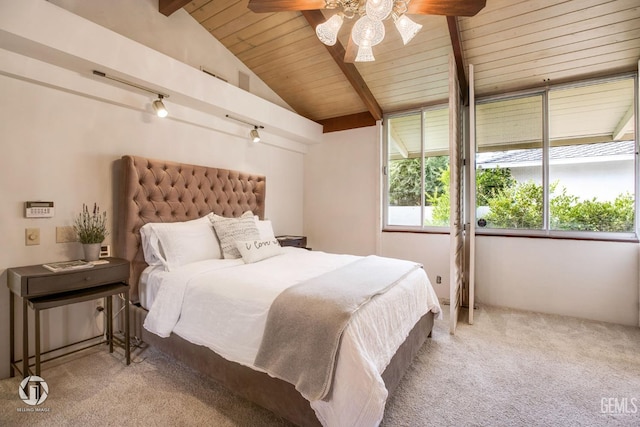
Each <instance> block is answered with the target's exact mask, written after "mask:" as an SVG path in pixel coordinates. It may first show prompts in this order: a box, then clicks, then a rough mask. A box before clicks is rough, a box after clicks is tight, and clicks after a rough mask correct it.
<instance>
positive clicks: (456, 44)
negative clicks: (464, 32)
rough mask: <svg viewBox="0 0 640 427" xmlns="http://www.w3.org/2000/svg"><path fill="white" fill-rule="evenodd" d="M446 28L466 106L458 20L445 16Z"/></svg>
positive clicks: (466, 95) (465, 85) (467, 87)
mask: <svg viewBox="0 0 640 427" xmlns="http://www.w3.org/2000/svg"><path fill="white" fill-rule="evenodd" d="M447 27H448V28H449V37H450V38H451V47H452V48H453V57H454V59H455V61H456V71H457V73H458V82H459V83H460V92H461V93H462V100H463V104H465V105H466V104H467V98H468V97H469V82H468V80H467V75H466V73H465V72H464V55H463V52H462V42H461V41H460V29H459V28H458V18H456V17H455V16H447Z"/></svg>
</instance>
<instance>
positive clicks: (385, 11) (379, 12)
mask: <svg viewBox="0 0 640 427" xmlns="http://www.w3.org/2000/svg"><path fill="white" fill-rule="evenodd" d="M393 4H394V0H367V3H366V4H365V11H366V12H367V16H368V17H370V18H372V19H376V20H378V21H382V20H383V19H386V18H387V17H388V16H389V14H390V13H391V11H392V10H393Z"/></svg>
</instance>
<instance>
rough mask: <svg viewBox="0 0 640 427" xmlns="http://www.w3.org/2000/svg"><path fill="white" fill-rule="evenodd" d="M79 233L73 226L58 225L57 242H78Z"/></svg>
mask: <svg viewBox="0 0 640 427" xmlns="http://www.w3.org/2000/svg"><path fill="white" fill-rule="evenodd" d="M77 241H78V235H77V234H76V232H75V231H74V230H73V227H72V226H63V227H56V243H69V242H77Z"/></svg>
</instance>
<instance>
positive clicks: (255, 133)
mask: <svg viewBox="0 0 640 427" xmlns="http://www.w3.org/2000/svg"><path fill="white" fill-rule="evenodd" d="M249 135H250V136H251V140H252V141H253V142H260V134H259V133H258V126H254V127H253V129H251V132H249Z"/></svg>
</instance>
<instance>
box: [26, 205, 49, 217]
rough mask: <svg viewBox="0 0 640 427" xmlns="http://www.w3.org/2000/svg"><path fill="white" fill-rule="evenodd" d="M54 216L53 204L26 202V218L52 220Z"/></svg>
mask: <svg viewBox="0 0 640 427" xmlns="http://www.w3.org/2000/svg"><path fill="white" fill-rule="evenodd" d="M53 214H54V210H53V202H24V216H25V218H51V217H53Z"/></svg>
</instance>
